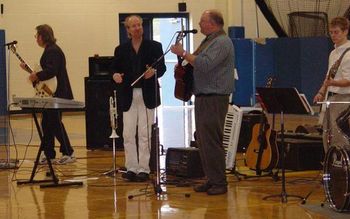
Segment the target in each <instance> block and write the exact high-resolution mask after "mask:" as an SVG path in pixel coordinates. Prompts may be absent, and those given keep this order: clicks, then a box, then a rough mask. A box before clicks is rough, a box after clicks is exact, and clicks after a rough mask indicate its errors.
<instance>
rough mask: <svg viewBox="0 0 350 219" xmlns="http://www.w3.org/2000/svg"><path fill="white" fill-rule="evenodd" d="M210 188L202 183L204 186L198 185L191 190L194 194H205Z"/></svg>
mask: <svg viewBox="0 0 350 219" xmlns="http://www.w3.org/2000/svg"><path fill="white" fill-rule="evenodd" d="M210 188H211V185H209V184H208V183H204V184H201V185H198V186H195V187H194V188H193V190H194V191H195V192H207V191H208V189H210Z"/></svg>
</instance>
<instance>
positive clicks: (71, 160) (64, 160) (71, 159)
mask: <svg viewBox="0 0 350 219" xmlns="http://www.w3.org/2000/svg"><path fill="white" fill-rule="evenodd" d="M76 160H77V159H76V158H75V156H74V154H72V155H70V156H68V155H63V156H62V157H61V158H60V159H58V160H56V161H55V164H58V165H62V164H67V163H74V162H75V161H76Z"/></svg>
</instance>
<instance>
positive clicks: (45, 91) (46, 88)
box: [10, 45, 57, 97]
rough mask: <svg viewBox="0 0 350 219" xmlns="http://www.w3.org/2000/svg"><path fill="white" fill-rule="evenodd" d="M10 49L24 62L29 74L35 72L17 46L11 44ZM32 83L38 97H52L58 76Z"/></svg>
mask: <svg viewBox="0 0 350 219" xmlns="http://www.w3.org/2000/svg"><path fill="white" fill-rule="evenodd" d="M10 50H11V51H12V52H13V54H15V55H16V57H17V58H18V59H19V61H20V62H21V63H23V64H24V66H25V68H26V70H27V71H28V72H29V74H31V73H33V72H34V70H33V69H32V68H31V67H30V66H29V65H28V64H27V63H26V62H25V61H24V59H23V58H22V57H21V56H20V55H19V54H18V53H17V50H16V46H15V45H11V46H10ZM32 85H33V87H34V89H35V96H37V97H52V96H53V94H54V93H55V91H56V88H57V79H56V77H53V78H50V79H48V80H45V81H35V82H32Z"/></svg>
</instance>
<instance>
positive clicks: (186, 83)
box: [174, 64, 193, 101]
mask: <svg viewBox="0 0 350 219" xmlns="http://www.w3.org/2000/svg"><path fill="white" fill-rule="evenodd" d="M174 77H175V81H176V83H175V90H174V95H175V97H176V98H177V99H179V100H182V101H189V100H190V99H191V96H192V87H193V67H192V66H191V65H190V64H187V65H185V66H182V65H177V66H176V68H175V74H174Z"/></svg>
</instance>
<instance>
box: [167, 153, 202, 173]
mask: <svg viewBox="0 0 350 219" xmlns="http://www.w3.org/2000/svg"><path fill="white" fill-rule="evenodd" d="M165 171H166V174H167V175H172V176H180V177H186V178H197V177H203V176H204V172H203V168H202V163H201V159H200V156H199V149H198V148H193V147H189V148H168V150H167V153H166V159H165Z"/></svg>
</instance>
